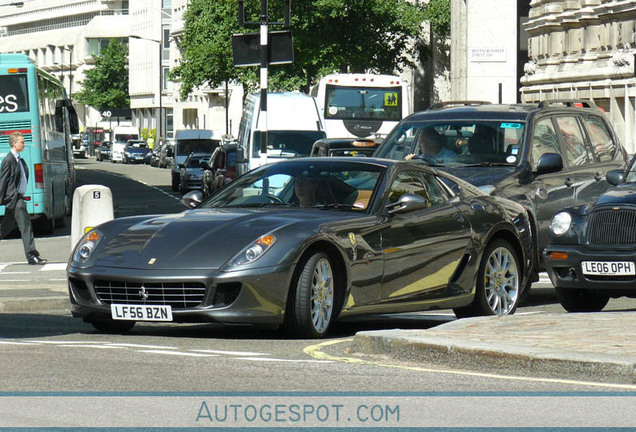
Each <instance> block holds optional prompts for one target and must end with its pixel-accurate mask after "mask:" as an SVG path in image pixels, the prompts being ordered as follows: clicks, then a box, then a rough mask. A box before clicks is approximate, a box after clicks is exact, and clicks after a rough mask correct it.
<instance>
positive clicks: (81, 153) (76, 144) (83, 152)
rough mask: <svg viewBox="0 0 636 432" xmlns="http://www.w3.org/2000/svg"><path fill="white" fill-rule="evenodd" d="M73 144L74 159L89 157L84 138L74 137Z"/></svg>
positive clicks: (77, 135)
mask: <svg viewBox="0 0 636 432" xmlns="http://www.w3.org/2000/svg"><path fill="white" fill-rule="evenodd" d="M72 142H73V157H76V158H82V159H86V158H87V157H88V150H87V149H86V144H85V143H84V141H82V137H81V135H79V134H76V135H73V136H72Z"/></svg>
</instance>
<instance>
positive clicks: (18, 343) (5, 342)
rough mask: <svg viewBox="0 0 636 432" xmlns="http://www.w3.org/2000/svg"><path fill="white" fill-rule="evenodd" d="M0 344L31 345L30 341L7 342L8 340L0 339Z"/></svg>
mask: <svg viewBox="0 0 636 432" xmlns="http://www.w3.org/2000/svg"><path fill="white" fill-rule="evenodd" d="M0 345H33V343H32V342H9V341H0Z"/></svg>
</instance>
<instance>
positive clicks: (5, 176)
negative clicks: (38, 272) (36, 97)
mask: <svg viewBox="0 0 636 432" xmlns="http://www.w3.org/2000/svg"><path fill="white" fill-rule="evenodd" d="M9 145H10V146H11V152H10V153H9V154H7V155H6V156H5V157H4V159H3V160H2V165H0V205H4V206H5V211H4V217H3V218H2V224H0V239H3V238H4V237H6V236H7V235H9V234H11V231H13V229H14V228H15V227H16V225H17V226H18V229H19V230H20V234H21V235H22V243H23V244H24V253H25V254H26V258H27V262H28V263H29V264H44V263H45V262H46V260H45V259H44V258H40V253H39V252H38V251H37V249H35V241H34V240H33V228H32V227H31V219H30V218H29V213H28V212H27V208H26V202H25V201H24V193H25V192H26V187H27V181H28V179H29V169H28V167H27V164H26V163H25V162H24V161H23V160H22V158H21V157H20V153H21V152H22V150H24V135H22V133H20V132H13V133H12V134H11V135H10V136H9Z"/></svg>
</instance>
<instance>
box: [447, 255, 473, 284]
mask: <svg viewBox="0 0 636 432" xmlns="http://www.w3.org/2000/svg"><path fill="white" fill-rule="evenodd" d="M469 261H470V255H468V254H466V255H464V256H463V257H462V260H461V261H460V262H459V265H458V266H457V268H456V269H455V273H453V277H451V279H450V281H449V284H453V283H455V282H457V279H459V277H460V276H461V274H462V273H463V271H464V269H465V268H466V265H468V262H469Z"/></svg>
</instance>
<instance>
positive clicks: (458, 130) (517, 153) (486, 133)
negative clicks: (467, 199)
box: [374, 120, 525, 166]
mask: <svg viewBox="0 0 636 432" xmlns="http://www.w3.org/2000/svg"><path fill="white" fill-rule="evenodd" d="M524 128H525V123H523V122H519V121H492V120H480V121H474V120H469V121H447V122H430V123H428V122H427V123H420V122H418V123H409V122H406V123H403V124H402V125H400V126H399V127H398V128H396V129H395V130H394V131H393V132H392V133H391V135H390V136H388V137H387V139H386V141H385V142H384V143H382V146H381V147H380V148H379V149H378V151H377V152H376V153H375V154H374V156H376V157H381V158H386V159H394V160H402V159H413V160H422V161H424V162H426V163H428V164H430V165H444V166H465V165H485V166H494V165H509V166H513V165H518V164H519V163H520V161H521V155H522V153H523V145H524V143H523V132H524Z"/></svg>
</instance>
